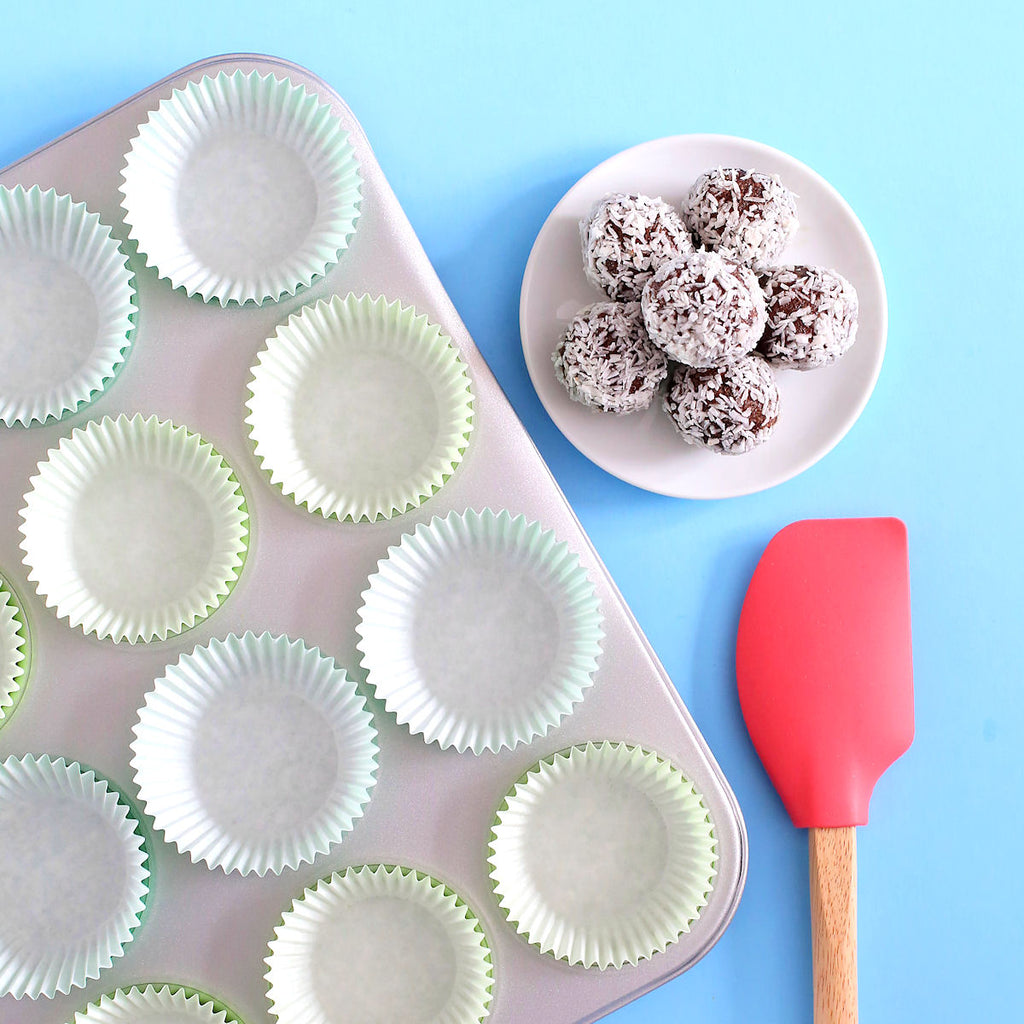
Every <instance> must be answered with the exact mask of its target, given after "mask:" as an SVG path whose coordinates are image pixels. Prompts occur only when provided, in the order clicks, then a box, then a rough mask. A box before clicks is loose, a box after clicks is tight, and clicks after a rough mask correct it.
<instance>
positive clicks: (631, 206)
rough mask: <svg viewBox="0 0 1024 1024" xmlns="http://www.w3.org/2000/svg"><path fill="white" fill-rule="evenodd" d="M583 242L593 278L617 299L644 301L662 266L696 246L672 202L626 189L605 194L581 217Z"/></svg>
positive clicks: (586, 268) (586, 265)
mask: <svg viewBox="0 0 1024 1024" xmlns="http://www.w3.org/2000/svg"><path fill="white" fill-rule="evenodd" d="M580 241H581V243H582V246H583V269H584V271H585V272H586V275H587V278H588V280H590V281H591V282H592V283H594V284H596V285H597V286H598V288H601V289H603V290H604V291H605V292H607V293H608V295H609V297H610V298H612V299H615V300H616V301H617V302H627V301H634V300H638V299H639V298H640V293H641V292H642V291H643V288H644V285H645V284H646V283H647V280H648V278H649V277H650V276H651V274H652V273H653V272H654V271H655V270H656V269H657V267H658V266H659V264H661V263H663V262H664V261H665V260H668V259H672V257H674V256H680V255H682V254H683V253H687V252H690V251H691V250H692V249H693V243H692V242H691V241H690V234H689V232H688V231H687V229H686V226H685V225H684V224H683V221H682V218H681V217H680V216H679V214H678V213H676V211H675V210H674V209H673V208H672V207H671V206H669V204H668V203H665V202H662V200H661V199H652V198H651V197H650V196H641V195H627V194H624V193H621V192H613V193H612V194H610V195H607V196H605V197H604V199H602V200H601V201H600V202H599V203H597V204H596V205H595V206H594V208H593V209H592V210H591V211H590V213H589V214H588V215H587V216H586V217H584V218H583V220H581V221H580Z"/></svg>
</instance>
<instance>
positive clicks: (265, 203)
mask: <svg viewBox="0 0 1024 1024" xmlns="http://www.w3.org/2000/svg"><path fill="white" fill-rule="evenodd" d="M121 176H122V178H123V184H122V185H121V186H120V191H121V194H122V196H123V197H124V198H123V201H122V204H121V205H122V206H123V207H124V211H125V220H126V223H127V224H128V227H129V234H130V236H131V238H132V239H133V240H134V241H136V242H137V243H138V246H139V252H140V253H141V254H142V255H144V256H145V258H146V262H147V263H149V264H150V265H151V266H153V267H155V268H156V270H157V272H158V273H159V275H160V276H161V277H162V278H165V279H167V280H169V281H170V282H171V284H172V285H173V286H174V287H175V288H183V289H184V290H185V292H186V293H187V294H188V295H190V296H192V295H200V296H201V297H202V298H203V299H204V300H205V301H207V302H210V301H212V300H214V299H216V300H217V301H218V302H220V304H221V305H222V306H224V305H227V304H228V303H229V302H237V303H244V302H255V303H257V304H260V303H262V302H264V301H266V300H271V301H274V300H277V299H279V298H281V297H282V296H285V295H292V294H294V293H295V292H296V291H297V290H298V289H299V288H301V287H305V286H308V285H309V284H311V283H312V281H313V280H314V279H315V278H317V277H322V276H323V275H324V274H325V273H326V272H327V269H328V268H329V267H331V266H333V265H334V264H335V263H337V261H338V259H339V256H340V254H341V252H342V250H344V249H345V247H346V246H347V245H348V239H349V236H351V234H352V233H353V231H354V230H355V223H356V219H357V217H358V216H359V200H360V187H361V183H362V182H361V178H360V174H359V165H358V163H357V161H356V158H355V153H354V152H353V149H352V146H351V144H350V143H349V141H348V132H347V131H346V130H345V129H344V128H343V127H342V124H341V122H340V121H339V120H338V118H337V117H335V115H334V114H333V112H332V111H331V108H330V107H329V106H327V105H326V104H325V103H322V102H321V101H320V99H319V98H318V97H317V96H316V95H314V94H313V93H310V92H307V91H306V89H305V88H304V87H303V86H301V85H295V84H294V83H293V82H291V81H290V80H289V79H287V78H277V77H275V76H273V75H269V74H267V75H261V74H259V73H258V72H256V71H252V72H250V73H249V74H244V73H243V72H242V71H236V72H234V73H233V74H230V75H229V74H227V72H221V73H220V74H219V75H217V77H216V78H211V77H205V78H203V79H201V80H200V81H198V82H189V83H188V84H187V85H186V86H185V87H184V88H183V89H175V90H174V92H173V93H172V94H171V96H170V97H168V98H167V99H165V100H163V101H162V102H161V103H160V105H159V107H158V108H157V109H156V110H154V111H153V112H152V113H151V114H150V115H149V118H148V120H147V121H146V122H145V123H144V124H142V125H140V127H139V133H138V135H137V136H136V137H135V138H134V139H133V140H132V144H131V149H130V150H129V151H128V153H127V155H126V157H125V167H124V170H123V172H122V175H121Z"/></svg>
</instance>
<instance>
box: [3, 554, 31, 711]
mask: <svg viewBox="0 0 1024 1024" xmlns="http://www.w3.org/2000/svg"><path fill="white" fill-rule="evenodd" d="M28 666H29V637H28V626H27V624H26V622H25V614H24V612H23V611H22V609H21V606H20V605H19V603H18V598H17V595H16V594H15V593H14V590H13V588H12V587H11V585H10V584H9V583H8V582H7V580H6V579H4V576H3V574H2V573H0V728H2V727H3V725H4V723H5V722H6V721H7V720H8V719H9V718H10V717H11V715H12V714H14V709H15V708H16V707H17V705H18V702H19V701H20V700H21V695H22V693H24V688H25V680H26V679H27V677H28Z"/></svg>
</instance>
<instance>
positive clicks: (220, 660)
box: [131, 633, 377, 876]
mask: <svg viewBox="0 0 1024 1024" xmlns="http://www.w3.org/2000/svg"><path fill="white" fill-rule="evenodd" d="M134 734H135V739H134V741H133V742H132V744H131V749H132V751H133V752H134V757H133V758H132V762H131V763H132V767H133V768H134V770H135V781H136V783H137V784H138V787H139V798H140V799H141V800H142V802H143V804H144V805H145V808H146V812H147V813H148V814H149V815H151V816H152V818H153V822H154V824H155V826H156V828H158V829H160V830H161V831H162V832H163V833H164V834H165V836H166V838H167V840H168V842H172V843H174V844H175V845H176V846H177V847H178V849H179V850H180V851H181V852H182V853H188V854H189V856H190V857H191V858H192V860H193V861H194V862H198V861H205V862H206V863H207V864H208V865H209V866H210V867H217V868H222V869H223V870H224V871H226V872H230V871H238V872H239V873H241V874H243V875H244V874H249V873H255V874H257V875H260V876H262V875H265V874H266V873H267V872H270V873H272V874H279V873H280V872H281V871H283V870H284V869H286V868H295V867H298V866H299V865H300V864H305V863H309V862H311V861H312V860H313V859H314V858H315V857H316V856H317V855H319V854H322V853H326V852H327V851H328V850H329V849H330V848H331V846H332V845H333V844H335V843H338V842H340V841H341V840H342V839H343V838H344V836H345V834H346V833H347V832H349V831H350V830H351V829H352V828H353V826H354V825H355V823H356V822H357V820H358V819H359V818H360V817H361V816H362V813H363V810H364V808H365V807H366V804H367V803H368V802H369V800H370V792H371V790H372V789H373V785H374V782H375V777H374V776H375V772H376V768H377V760H376V755H377V742H376V738H377V733H376V730H375V729H374V727H373V719H372V716H371V715H370V713H369V711H367V710H366V705H365V702H364V700H363V698H362V697H361V696H360V695H359V693H358V692H357V690H356V686H355V683H354V682H352V680H350V679H348V678H347V676H346V675H345V673H344V671H342V670H341V669H339V668H338V667H337V666H336V665H335V664H334V661H333V660H332V659H330V658H326V657H324V656H323V655H322V654H321V653H320V652H319V650H317V648H315V647H313V648H308V647H306V646H305V645H304V644H303V643H302V641H300V640H290V639H289V638H288V637H285V636H271V634H270V633H263V634H262V635H261V636H255V635H254V634H252V633H246V634H245V635H244V636H241V637H239V636H236V635H234V634H232V635H230V636H228V637H227V638H226V639H224V640H211V641H210V642H209V644H207V645H205V646H203V647H197V648H196V649H195V650H194V651H192V653H191V654H186V655H183V656H182V657H181V658H180V660H179V661H178V662H177V664H175V665H171V666H169V667H168V668H167V670H166V672H165V674H164V675H163V676H162V677H161V678H160V679H158V680H157V681H156V685H155V688H154V689H153V690H151V691H150V692H149V693H148V694H147V695H146V700H145V703H144V705H143V707H142V709H141V710H140V712H139V720H138V722H137V724H136V725H135V728H134Z"/></svg>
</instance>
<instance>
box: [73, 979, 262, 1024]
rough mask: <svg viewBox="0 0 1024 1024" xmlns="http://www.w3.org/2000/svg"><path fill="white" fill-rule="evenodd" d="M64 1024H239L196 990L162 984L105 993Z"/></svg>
mask: <svg viewBox="0 0 1024 1024" xmlns="http://www.w3.org/2000/svg"><path fill="white" fill-rule="evenodd" d="M68 1024H243V1021H242V1020H241V1018H240V1017H238V1016H237V1014H235V1013H234V1012H232V1010H231V1009H230V1008H229V1007H227V1006H226V1005H225V1004H224V1003H222V1002H221V1001H220V1000H218V999H216V998H214V997H213V996H211V995H207V994H206V993H205V992H200V991H199V990H198V989H194V988H188V987H186V986H184V985H173V984H166V983H162V982H161V983H158V984H150V985H132V986H131V987H130V988H119V989H116V990H115V991H113V992H107V993H105V994H104V995H102V996H100V998H99V999H97V1000H96V1001H95V1002H92V1003H90V1004H89V1005H88V1006H86V1007H83V1008H82V1009H81V1010H79V1011H78V1012H77V1013H76V1014H75V1016H74V1017H73V1018H72V1020H70V1021H69V1022H68Z"/></svg>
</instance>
